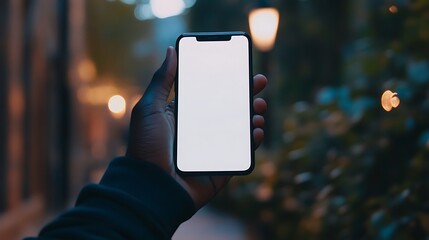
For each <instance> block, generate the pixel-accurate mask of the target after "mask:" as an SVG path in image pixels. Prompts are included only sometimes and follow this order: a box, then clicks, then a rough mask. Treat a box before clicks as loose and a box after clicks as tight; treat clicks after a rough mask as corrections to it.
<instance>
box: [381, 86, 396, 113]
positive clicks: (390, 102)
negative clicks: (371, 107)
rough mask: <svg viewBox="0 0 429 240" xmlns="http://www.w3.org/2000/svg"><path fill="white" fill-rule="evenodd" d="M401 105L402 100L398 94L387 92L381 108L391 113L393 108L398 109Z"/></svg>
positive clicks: (382, 99)
mask: <svg viewBox="0 0 429 240" xmlns="http://www.w3.org/2000/svg"><path fill="white" fill-rule="evenodd" d="M400 103H401V100H400V99H399V97H398V94H397V93H395V92H392V91H390V90H386V91H384V93H383V94H382V95H381V106H382V107H383V109H384V110H386V111H387V112H390V111H391V110H392V108H397V107H398V106H399V104H400Z"/></svg>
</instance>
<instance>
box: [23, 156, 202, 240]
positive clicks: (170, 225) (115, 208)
mask: <svg viewBox="0 0 429 240" xmlns="http://www.w3.org/2000/svg"><path fill="white" fill-rule="evenodd" d="M195 211H196V210H195V207H194V205H193V201H192V199H191V197H190V196H189V194H188V193H187V192H186V191H185V190H184V189H183V188H182V187H181V186H180V185H179V184H178V183H177V182H176V181H175V180H174V179H173V178H171V176H169V175H168V174H166V173H165V172H164V171H163V170H161V169H160V168H159V167H158V166H155V165H153V164H151V163H148V162H144V161H137V160H133V159H129V158H126V157H122V158H117V159H115V160H113V161H112V163H111V164H110V165H109V167H108V169H107V171H106V173H105V174H104V176H103V178H102V180H101V182H100V183H99V184H90V185H87V186H85V187H84V188H83V189H82V191H81V192H80V194H79V197H78V199H77V202H76V206H75V207H74V208H72V209H70V210H68V211H66V212H65V213H63V214H61V215H60V216H58V217H57V218H56V219H55V220H53V221H52V222H51V223H49V224H48V225H46V226H45V227H44V228H43V229H42V231H41V232H40V234H39V237H38V238H28V239H170V238H171V237H172V235H173V233H174V232H175V231H176V229H177V228H178V227H179V225H180V224H181V223H182V222H184V221H186V220H187V219H189V218H190V217H191V216H192V215H193V214H194V213H195Z"/></svg>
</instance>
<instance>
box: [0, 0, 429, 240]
mask: <svg viewBox="0 0 429 240" xmlns="http://www.w3.org/2000/svg"><path fill="white" fill-rule="evenodd" d="M237 30H238V31H246V32H248V33H249V34H251V36H252V39H253V42H254V46H253V70H254V73H255V74H256V73H263V74H265V75H266V76H268V78H269V87H268V88H267V89H266V91H265V92H263V93H262V95H261V96H263V97H264V98H265V99H266V100H267V101H268V106H269V107H268V112H267V113H266V116H265V117H266V128H265V133H266V139H265V142H264V144H263V145H262V146H261V147H260V148H259V149H258V150H257V153H256V168H255V170H254V172H253V173H252V174H250V175H248V176H244V177H235V178H233V179H232V180H231V182H230V184H229V185H228V187H227V188H226V189H225V190H224V191H222V192H221V193H220V194H219V195H218V196H217V198H216V199H215V200H214V201H213V202H212V203H211V204H210V205H209V206H208V207H207V208H204V209H203V210H202V211H201V212H199V213H198V214H197V215H196V216H195V217H194V218H192V219H191V220H190V221H189V222H187V223H185V224H183V225H182V226H181V228H180V229H179V231H178V232H177V234H176V236H175V237H174V238H173V239H176V240H179V239H203V238H204V239H207V240H209V239H247V240H249V239H251V240H258V239H381V240H390V239H401V240H404V239H405V240H407V239H428V238H427V236H429V1H427V0H273V1H261V0H217V1H208V0H2V1H0V238H1V239H11V240H14V239H20V238H21V237H23V236H27V235H35V234H36V233H37V232H38V230H39V228H40V227H41V226H42V225H43V224H44V223H46V222H47V221H49V220H50V219H51V218H52V217H54V216H55V215H56V214H58V212H60V211H62V210H64V209H65V208H67V207H70V206H72V205H73V203H74V201H75V199H76V196H77V194H78V192H79V190H80V189H81V188H82V186H83V185H85V184H86V183H88V182H97V181H98V180H99V179H100V177H101V176H102V174H103V172H104V170H105V168H106V166H107V164H108V163H109V161H110V160H111V159H113V158H114V157H115V156H120V155H123V154H124V151H125V146H126V143H127V136H128V133H127V131H128V122H129V118H130V112H131V109H132V107H133V105H134V104H135V103H136V102H137V100H138V99H139V98H140V96H141V95H142V93H143V92H144V90H145V87H146V86H147V84H148V83H149V81H150V80H151V78H152V74H153V73H154V71H155V70H156V69H157V68H158V67H159V66H160V65H161V62H162V60H163V58H164V56H165V50H166V48H167V47H168V46H170V45H171V46H174V44H175V40H176V38H177V36H178V35H180V34H181V33H183V32H190V31H237ZM210 97H211V98H216V96H210Z"/></svg>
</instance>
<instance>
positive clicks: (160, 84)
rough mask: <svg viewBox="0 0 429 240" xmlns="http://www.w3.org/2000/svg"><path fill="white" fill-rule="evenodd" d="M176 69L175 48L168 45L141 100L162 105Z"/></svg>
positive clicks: (171, 84)
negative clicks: (159, 65) (162, 59)
mask: <svg viewBox="0 0 429 240" xmlns="http://www.w3.org/2000/svg"><path fill="white" fill-rule="evenodd" d="M176 69H177V57H176V50H175V49H174V48H173V47H168V48H167V52H166V56H165V60H164V62H163V63H162V65H161V67H160V68H159V69H158V70H157V71H156V72H155V74H154V75H153V77H152V81H151V82H150V83H149V86H148V87H147V89H146V91H145V93H144V95H143V98H142V100H143V102H145V103H146V104H148V105H154V106H161V107H164V106H165V102H166V101H167V98H168V96H169V94H170V90H171V87H172V86H173V82H174V79H175V77H176ZM146 104H145V105H146Z"/></svg>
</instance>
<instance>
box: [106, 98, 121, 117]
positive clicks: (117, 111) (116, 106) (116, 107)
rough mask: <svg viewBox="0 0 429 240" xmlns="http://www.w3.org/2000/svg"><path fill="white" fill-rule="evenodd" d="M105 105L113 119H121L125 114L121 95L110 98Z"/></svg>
mask: <svg viewBox="0 0 429 240" xmlns="http://www.w3.org/2000/svg"><path fill="white" fill-rule="evenodd" d="M107 105H108V107H109V110H110V112H111V113H112V114H113V116H114V117H122V116H123V115H124V114H125V110H126V101H125V99H124V97H122V96H121V95H114V96H112V97H110V99H109V102H108V104H107Z"/></svg>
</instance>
